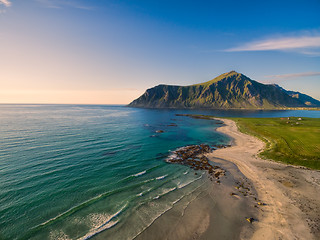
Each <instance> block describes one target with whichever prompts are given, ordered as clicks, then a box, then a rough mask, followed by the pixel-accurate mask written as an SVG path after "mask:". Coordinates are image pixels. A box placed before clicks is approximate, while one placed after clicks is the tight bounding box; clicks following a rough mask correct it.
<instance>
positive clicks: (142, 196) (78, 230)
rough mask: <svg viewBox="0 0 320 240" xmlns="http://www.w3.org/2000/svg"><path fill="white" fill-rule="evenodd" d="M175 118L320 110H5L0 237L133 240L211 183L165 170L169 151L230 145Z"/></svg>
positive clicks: (207, 125) (0, 142) (0, 134)
mask: <svg viewBox="0 0 320 240" xmlns="http://www.w3.org/2000/svg"><path fill="white" fill-rule="evenodd" d="M176 113H211V114H214V115H217V116H239V115H241V116H249V117H257V116H259V117H261V116H263V117H286V116H310V117H319V113H318V112H317V111H268V112H266V111H256V112H244V111H240V112H239V111H182V110H146V109H133V108H126V107H123V106H92V105H91V106H85V105H0V126H1V128H0V239H20V238H22V239H29V238H31V239H79V238H80V239H88V238H91V237H96V236H98V234H99V233H101V232H104V234H106V233H107V232H108V231H115V229H116V230H118V231H117V232H120V233H119V234H118V235H117V237H115V238H114V239H117V238H118V239H132V238H133V237H134V236H136V235H137V234H138V233H139V232H141V231H143V229H145V228H146V227H148V226H149V225H150V223H152V222H153V221H154V220H155V219H156V218H157V217H158V216H160V215H161V214H163V213H164V212H166V211H167V210H168V209H170V208H171V207H172V206H173V205H174V204H176V203H177V202H178V201H180V200H181V199H183V198H184V197H185V196H188V194H190V193H192V192H193V191H195V190H196V189H197V188H198V187H199V186H200V185H201V184H202V183H203V181H204V177H203V175H201V174H200V175H195V174H194V172H192V170H190V169H189V168H187V167H185V166H180V165H173V164H168V163H166V162H165V159H166V157H167V155H168V154H169V153H170V151H172V150H175V149H176V148H178V147H182V146H186V145H190V144H200V143H206V144H211V145H212V144H226V143H228V141H229V139H228V138H226V137H225V136H223V135H220V134H218V133H217V132H215V131H214V128H215V127H217V125H216V123H215V122H214V121H207V120H201V119H191V118H187V117H178V116H175V114H176ZM172 123H174V124H176V125H177V126H168V125H170V124H172ZM157 130H163V131H164V133H156V131H157Z"/></svg>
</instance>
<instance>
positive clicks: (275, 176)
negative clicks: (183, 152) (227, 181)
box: [209, 118, 320, 240]
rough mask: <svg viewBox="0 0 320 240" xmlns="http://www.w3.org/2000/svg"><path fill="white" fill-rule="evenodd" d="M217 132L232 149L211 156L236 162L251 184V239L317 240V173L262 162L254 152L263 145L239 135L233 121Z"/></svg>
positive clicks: (319, 182)
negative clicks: (254, 210)
mask: <svg viewBox="0 0 320 240" xmlns="http://www.w3.org/2000/svg"><path fill="white" fill-rule="evenodd" d="M217 120H221V121H223V122H224V124H225V125H224V126H222V127H220V128H218V129H217V131H218V132H221V133H223V134H227V135H228V136H230V137H232V139H233V140H232V147H229V148H224V149H218V150H216V151H214V152H213V153H211V154H210V157H209V158H211V159H212V160H213V161H215V158H221V159H225V160H228V161H231V162H233V163H235V164H236V165H237V166H238V168H239V169H240V171H241V172H242V173H243V174H244V175H245V176H246V177H247V178H248V179H250V181H251V182H252V183H253V185H254V187H255V189H256V191H257V193H258V199H259V201H261V202H263V203H265V204H266V205H264V206H260V205H259V215H258V221H256V222H253V224H252V225H253V226H254V227H255V230H254V234H253V236H252V238H251V239H288V240H289V239H319V236H320V227H319V222H320V171H315V170H309V169H306V168H303V167H295V166H290V165H286V164H281V163H277V162H274V161H271V160H263V159H261V158H259V157H258V156H257V153H258V152H259V151H261V150H262V149H263V148H264V143H263V142H262V141H260V140H258V139H257V138H255V137H252V136H249V135H246V134H243V133H240V132H239V131H238V128H237V126H236V124H235V122H233V121H232V120H228V119H220V118H219V119H217Z"/></svg>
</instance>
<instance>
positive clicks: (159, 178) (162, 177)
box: [156, 174, 168, 180]
mask: <svg viewBox="0 0 320 240" xmlns="http://www.w3.org/2000/svg"><path fill="white" fill-rule="evenodd" d="M167 176H168V174H166V175H163V176H160V177H156V179H157V180H161V179H164V178H165V177H167Z"/></svg>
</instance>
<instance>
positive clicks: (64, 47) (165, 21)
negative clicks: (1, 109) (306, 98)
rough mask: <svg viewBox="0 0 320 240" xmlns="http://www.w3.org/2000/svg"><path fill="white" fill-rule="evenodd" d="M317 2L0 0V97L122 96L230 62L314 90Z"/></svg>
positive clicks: (319, 43)
mask: <svg viewBox="0 0 320 240" xmlns="http://www.w3.org/2000/svg"><path fill="white" fill-rule="evenodd" d="M319 12H320V2H319V1H318V0H315V1H143V0H140V1H106V0H105V1H103V0H96V1H88V0H87V1H85V0H79V1H76V0H65V1H63V0H0V54H1V58H0V66H1V71H0V102H3V103H9V102H10V103H13V102H14V103H31V102H32V103H92V104H94V103H99V104H115V103H120V104H125V103H129V102H130V101H132V100H133V99H134V98H136V97H138V96H139V95H140V94H142V93H143V92H144V90H145V89H146V88H150V87H153V86H155V85H158V84H160V83H166V84H179V85H189V84H193V83H199V82H205V81H208V80H210V79H212V78H214V77H216V76H217V75H220V74H222V73H224V72H228V71H230V70H236V71H238V72H241V73H243V74H245V75H247V76H248V77H250V78H251V79H254V80H257V81H260V82H263V83H278V84H279V85H281V86H282V87H284V88H286V89H288V90H297V91H301V92H303V93H307V94H310V95H311V96H313V97H315V98H317V99H320V17H319Z"/></svg>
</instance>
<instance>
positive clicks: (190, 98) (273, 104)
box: [128, 71, 320, 109]
mask: <svg viewBox="0 0 320 240" xmlns="http://www.w3.org/2000/svg"><path fill="white" fill-rule="evenodd" d="M128 106H129V107H141V108H192V109H195V108H208V109H288V108H299V109H305V108H306V109H317V108H320V101H318V100H316V99H314V98H312V97H310V96H308V95H306V94H303V93H300V92H294V91H288V90H285V89H284V88H282V87H280V86H278V85H276V84H263V83H259V82H257V81H255V80H252V79H250V78H249V77H247V76H245V75H243V74H241V73H238V72H236V71H231V72H228V73H224V74H221V75H220V76H218V77H216V78H214V79H212V80H210V81H208V82H204V83H200V84H194V85H190V86H174V85H164V84H161V85H158V86H156V87H153V88H150V89H147V90H146V91H145V93H144V94H143V95H141V96H140V97H139V98H137V99H136V100H134V101H133V102H131V103H130V104H129V105H128Z"/></svg>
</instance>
